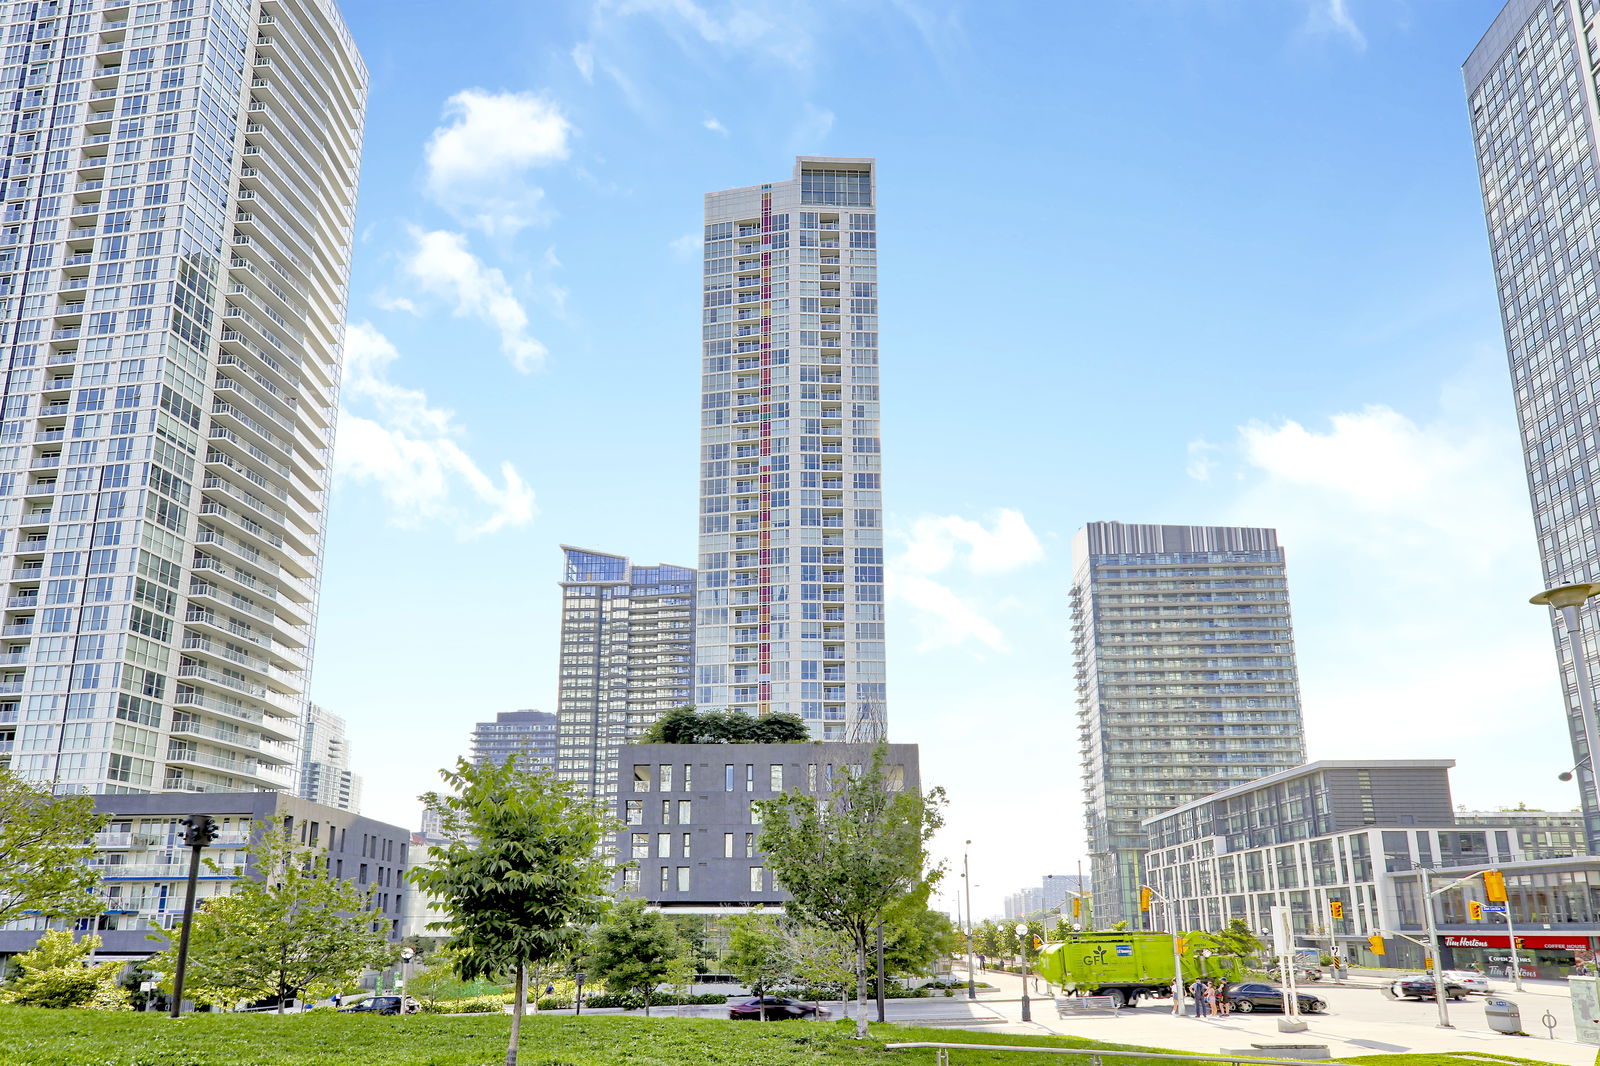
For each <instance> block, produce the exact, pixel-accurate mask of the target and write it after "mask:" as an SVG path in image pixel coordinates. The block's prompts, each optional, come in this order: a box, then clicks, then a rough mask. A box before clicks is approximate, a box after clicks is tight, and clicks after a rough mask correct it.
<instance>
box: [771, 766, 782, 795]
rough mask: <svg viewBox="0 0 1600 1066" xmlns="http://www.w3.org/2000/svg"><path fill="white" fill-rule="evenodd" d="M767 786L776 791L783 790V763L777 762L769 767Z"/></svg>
mask: <svg viewBox="0 0 1600 1066" xmlns="http://www.w3.org/2000/svg"><path fill="white" fill-rule="evenodd" d="M767 787H768V788H770V789H772V791H774V792H782V791H783V764H782V763H781V762H775V763H773V764H772V765H771V766H769V767H768V768H767Z"/></svg>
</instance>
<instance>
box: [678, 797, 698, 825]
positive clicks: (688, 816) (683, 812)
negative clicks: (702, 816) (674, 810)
mask: <svg viewBox="0 0 1600 1066" xmlns="http://www.w3.org/2000/svg"><path fill="white" fill-rule="evenodd" d="M692 821H694V817H693V813H692V810H691V806H690V802H689V801H688V800H679V801H678V824H679V825H688V824H689V823H690V822H692Z"/></svg>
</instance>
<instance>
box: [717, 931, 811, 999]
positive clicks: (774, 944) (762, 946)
mask: <svg viewBox="0 0 1600 1066" xmlns="http://www.w3.org/2000/svg"><path fill="white" fill-rule="evenodd" d="M723 924H724V925H726V926H727V929H728V954H727V966H728V969H729V971H730V972H732V974H733V975H734V976H735V977H737V978H738V979H739V980H740V982H742V983H743V984H746V985H748V986H749V987H750V988H751V989H752V990H753V991H754V992H755V994H756V995H757V996H764V995H766V994H767V992H769V991H771V990H772V989H773V988H774V987H781V986H782V985H783V984H784V982H786V981H789V980H792V979H793V978H794V976H795V969H796V967H795V953H794V950H793V946H792V940H791V937H789V936H788V935H786V933H785V931H784V930H783V929H782V928H780V926H779V924H778V916H777V915H775V914H763V913H761V912H760V911H752V912H751V913H749V914H740V915H735V916H733V917H731V918H728V919H727V920H726V922H724V923H723ZM766 1016H767V1015H766V1012H765V1011H762V1013H761V1018H762V1020H763V1021H764V1020H766Z"/></svg>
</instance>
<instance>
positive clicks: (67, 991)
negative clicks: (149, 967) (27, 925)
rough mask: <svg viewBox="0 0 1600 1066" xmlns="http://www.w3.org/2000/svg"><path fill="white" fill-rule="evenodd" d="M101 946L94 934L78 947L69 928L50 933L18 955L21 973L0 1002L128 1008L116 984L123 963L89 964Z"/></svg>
mask: <svg viewBox="0 0 1600 1066" xmlns="http://www.w3.org/2000/svg"><path fill="white" fill-rule="evenodd" d="M99 947H100V938H99V937H97V936H95V935H93V934H90V935H89V936H86V937H84V938H83V939H82V940H79V941H77V942H76V943H74V942H73V939H72V934H71V933H70V932H68V931H67V930H65V929H51V930H48V931H46V932H45V933H44V934H43V935H42V936H40V937H39V942H38V943H37V944H35V945H34V946H33V949H32V950H31V951H24V952H23V953H22V954H20V955H18V956H17V957H16V960H15V962H16V964H17V966H18V968H19V969H20V970H21V971H22V972H21V975H20V976H18V977H14V978H12V979H11V980H10V981H9V982H7V984H6V986H5V987H4V988H3V989H0V1003H11V1004H15V1005H16V1006H19V1007H88V1008H90V1009H92V1010H127V1009H128V993H127V992H126V991H124V990H123V988H122V986H120V985H119V984H117V971H118V970H120V969H122V963H121V961H119V960H113V961H111V962H102V963H100V964H98V965H91V964H90V962H89V959H90V957H91V956H92V955H93V954H94V952H95V950H96V949H97V948H99Z"/></svg>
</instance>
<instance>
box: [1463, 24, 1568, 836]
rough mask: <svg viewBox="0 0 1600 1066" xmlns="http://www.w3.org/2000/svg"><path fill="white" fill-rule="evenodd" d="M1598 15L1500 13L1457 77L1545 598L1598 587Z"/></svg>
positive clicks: (1560, 654) (1562, 660)
mask: <svg viewBox="0 0 1600 1066" xmlns="http://www.w3.org/2000/svg"><path fill="white" fill-rule="evenodd" d="M1595 11H1596V5H1595V0H1581V2H1579V0H1510V2H1509V3H1507V4H1506V6H1505V7H1504V8H1503V9H1502V10H1501V12H1500V14H1499V15H1498V16H1496V18H1495V20H1494V22H1493V24H1492V25H1490V27H1489V31H1488V32H1487V33H1485V34H1484V35H1483V39H1482V40H1481V41H1479V42H1478V46H1477V47H1476V48H1474V49H1473V50H1472V54H1471V55H1470V56H1468V57H1467V61H1466V64H1465V66H1464V67H1463V71H1462V73H1463V77H1464V78H1465V81H1466V89H1467V102H1468V106H1469V107H1470V108H1471V111H1472V139H1473V144H1474V146H1475V147H1476V149H1477V154H1478V176H1479V181H1480V183H1481V185H1482V188H1483V209H1484V214H1485V216H1486V218H1487V221H1488V225H1489V251H1490V255H1491V256H1492V258H1493V261H1494V275H1495V285H1496V287H1497V289H1498V291H1499V295H1500V318H1501V322H1502V325H1503V326H1504V328H1505V338H1506V355H1507V357H1508V358H1509V361H1510V365H1511V386H1512V389H1513V390H1514V397H1515V402H1516V408H1517V424H1518V426H1519V427H1520V428H1521V431H1522V450H1523V459H1524V463H1525V466H1526V468H1527V473H1528V492H1529V495H1530V497H1531V498H1532V503H1533V521H1534V532H1535V534H1536V535H1537V537H1538V541H1539V560H1540V563H1541V565H1542V567H1543V571H1544V580H1545V584H1546V586H1547V587H1549V586H1556V585H1566V584H1573V583H1577V582H1586V581H1600V541H1597V538H1596V525H1597V518H1600V515H1597V502H1600V437H1597V434H1600V427H1597V425H1596V423H1597V420H1600V404H1597V402H1596V397H1597V396H1600V297H1597V293H1600V289H1597V286H1600V253H1597V251H1596V244H1597V243H1600V179H1597V174H1596V162H1597V158H1596V153H1597V152H1600V92H1597V90H1596V74H1595V70H1596V65H1597V64H1600V38H1597V35H1600V27H1597V26H1596V23H1595ZM1529 591H1530V592H1533V591H1537V590H1533V589H1530V590H1529ZM1554 614H1555V612H1552V616H1554ZM1580 614H1581V615H1582V617H1583V627H1582V628H1583V640H1584V645H1585V647H1586V648H1587V649H1588V661H1589V662H1590V663H1591V664H1595V665H1600V617H1597V614H1596V608H1595V607H1594V606H1592V605H1591V606H1590V607H1588V608H1586V609H1585V610H1583V611H1582V612H1580ZM1552 635H1553V637H1554V639H1555V647H1556V662H1557V666H1558V669H1559V670H1560V671H1561V682H1562V690H1563V692H1564V693H1565V696H1566V705H1565V707H1563V708H1562V711H1563V712H1564V713H1565V716H1566V719H1567V724H1568V727H1569V729H1570V731H1571V734H1572V751H1573V760H1574V762H1576V763H1577V764H1578V770H1577V774H1576V778H1577V780H1578V783H1579V794H1580V796H1581V801H1582V807H1583V812H1584V818H1585V821H1586V823H1587V832H1588V839H1589V849H1590V851H1591V852H1594V853H1596V854H1600V797H1597V796H1596V792H1595V777H1594V775H1593V773H1592V772H1591V769H1590V766H1589V763H1588V761H1587V760H1589V759H1590V757H1591V756H1595V755H1596V753H1593V752H1590V751H1589V750H1588V745H1587V744H1586V743H1585V741H1584V730H1583V726H1582V713H1581V710H1580V703H1579V699H1578V685H1577V675H1576V674H1575V673H1574V671H1573V665H1572V656H1571V652H1570V649H1569V648H1568V647H1567V642H1566V640H1565V635H1564V632H1563V629H1562V625H1561V622H1560V620H1559V619H1557V618H1554V617H1552ZM1593 669H1594V666H1591V670H1593ZM1593 681H1594V679H1593V677H1592V678H1591V687H1595V686H1594V684H1593ZM1597 696H1600V693H1597ZM1597 757H1600V756H1597ZM1554 758H1555V757H1554V756H1552V759H1554ZM1562 768H1563V767H1552V772H1555V770H1559V769H1562Z"/></svg>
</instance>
